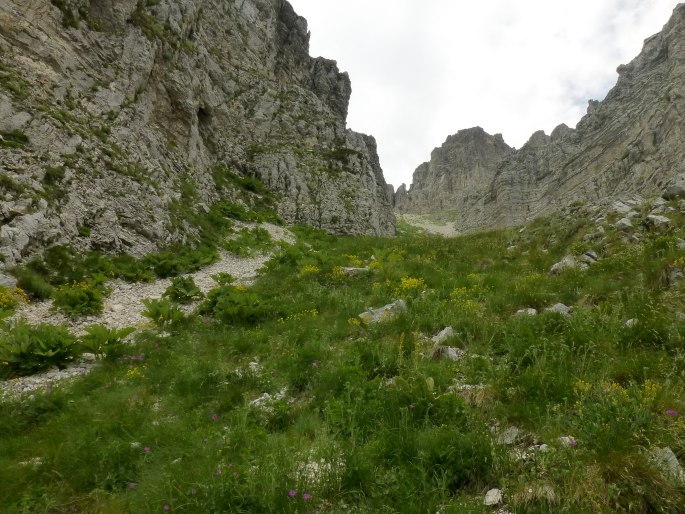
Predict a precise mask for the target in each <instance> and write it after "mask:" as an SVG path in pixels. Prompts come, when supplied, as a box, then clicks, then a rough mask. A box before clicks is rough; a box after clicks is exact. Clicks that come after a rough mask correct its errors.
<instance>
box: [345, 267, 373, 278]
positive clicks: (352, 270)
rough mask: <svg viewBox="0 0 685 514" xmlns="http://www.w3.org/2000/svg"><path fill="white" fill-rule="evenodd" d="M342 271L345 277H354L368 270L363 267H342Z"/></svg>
mask: <svg viewBox="0 0 685 514" xmlns="http://www.w3.org/2000/svg"><path fill="white" fill-rule="evenodd" d="M342 270H343V273H345V275H347V276H348V277H356V276H357V275H359V274H360V273H365V272H367V271H369V268H368V267H364V268H353V267H344V268H342Z"/></svg>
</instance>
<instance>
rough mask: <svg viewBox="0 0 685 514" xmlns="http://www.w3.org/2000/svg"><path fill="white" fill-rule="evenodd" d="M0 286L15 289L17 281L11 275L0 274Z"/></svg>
mask: <svg viewBox="0 0 685 514" xmlns="http://www.w3.org/2000/svg"><path fill="white" fill-rule="evenodd" d="M0 286H2V287H10V288H12V287H16V286H17V279H16V278H14V277H13V276H12V275H7V274H6V273H0Z"/></svg>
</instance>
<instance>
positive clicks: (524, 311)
mask: <svg viewBox="0 0 685 514" xmlns="http://www.w3.org/2000/svg"><path fill="white" fill-rule="evenodd" d="M537 315H538V311H537V309H533V308H531V307H529V308H527V309H519V310H517V311H516V313H515V314H514V316H537Z"/></svg>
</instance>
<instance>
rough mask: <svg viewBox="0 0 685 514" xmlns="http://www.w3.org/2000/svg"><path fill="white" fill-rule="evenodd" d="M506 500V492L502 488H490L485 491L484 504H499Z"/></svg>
mask: <svg viewBox="0 0 685 514" xmlns="http://www.w3.org/2000/svg"><path fill="white" fill-rule="evenodd" d="M503 501H504V494H503V493H502V490H501V489H490V490H489V491H488V492H487V493H485V498H484V499H483V505H487V506H489V507H491V506H493V505H499V504H500V503H502V502H503Z"/></svg>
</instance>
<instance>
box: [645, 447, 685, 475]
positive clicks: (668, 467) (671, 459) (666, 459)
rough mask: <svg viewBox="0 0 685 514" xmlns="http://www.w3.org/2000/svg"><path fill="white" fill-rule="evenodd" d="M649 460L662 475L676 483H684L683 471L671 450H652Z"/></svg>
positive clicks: (666, 448) (684, 473)
mask: <svg viewBox="0 0 685 514" xmlns="http://www.w3.org/2000/svg"><path fill="white" fill-rule="evenodd" d="M651 460H652V462H653V463H654V465H655V466H656V467H657V468H658V469H660V470H661V471H662V473H664V475H666V476H667V477H669V478H670V479H672V480H674V481H676V482H678V483H681V484H682V483H685V471H684V470H683V467H682V465H681V464H680V462H679V461H678V458H677V457H676V456H675V454H674V453H673V450H671V449H670V448H668V447H665V448H654V449H653V450H652V452H651Z"/></svg>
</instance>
